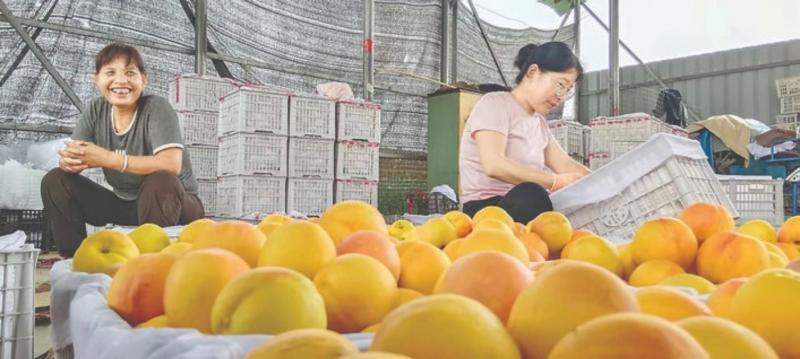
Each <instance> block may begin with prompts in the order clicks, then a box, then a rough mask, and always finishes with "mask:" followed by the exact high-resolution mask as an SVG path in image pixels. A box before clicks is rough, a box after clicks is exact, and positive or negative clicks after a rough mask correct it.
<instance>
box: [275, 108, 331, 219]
mask: <svg viewBox="0 0 800 359" xmlns="http://www.w3.org/2000/svg"><path fill="white" fill-rule="evenodd" d="M335 141H336V104H335V102H334V101H332V100H329V99H327V98H325V97H318V96H313V95H295V96H291V97H290V98H289V161H288V183H287V188H286V209H287V211H296V212H300V213H303V214H306V215H312V216H318V215H320V214H322V212H324V211H325V209H326V208H328V207H329V206H330V205H331V204H333V181H334V176H335V166H334V151H333V149H334V146H335Z"/></svg>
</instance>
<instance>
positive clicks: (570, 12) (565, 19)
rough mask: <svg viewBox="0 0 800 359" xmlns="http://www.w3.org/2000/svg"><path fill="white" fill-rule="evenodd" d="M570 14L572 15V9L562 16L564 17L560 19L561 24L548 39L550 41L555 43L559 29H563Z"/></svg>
mask: <svg viewBox="0 0 800 359" xmlns="http://www.w3.org/2000/svg"><path fill="white" fill-rule="evenodd" d="M570 14H572V9H570V10H569V11H568V12H567V13H566V14H564V17H563V18H562V19H561V24H559V25H558V29H556V32H554V33H553V38H552V39H550V41H556V37H558V34H559V33H560V32H561V29H562V28H564V24H566V23H567V19H569V15H570Z"/></svg>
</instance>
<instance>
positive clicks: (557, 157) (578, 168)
mask: <svg viewBox="0 0 800 359" xmlns="http://www.w3.org/2000/svg"><path fill="white" fill-rule="evenodd" d="M544 162H545V164H546V165H547V167H549V168H550V169H552V170H553V172H555V173H579V174H581V175H582V176H585V175H587V174H589V172H591V171H590V170H589V169H588V168H586V166H584V165H582V164H581V163H580V162H578V161H575V160H574V159H572V157H570V156H569V154H567V151H564V149H563V148H561V145H559V144H558V142H556V141H553V140H551V141H550V144H549V145H547V147H546V148H545V150H544Z"/></svg>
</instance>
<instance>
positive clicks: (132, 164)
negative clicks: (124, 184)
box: [111, 147, 183, 176]
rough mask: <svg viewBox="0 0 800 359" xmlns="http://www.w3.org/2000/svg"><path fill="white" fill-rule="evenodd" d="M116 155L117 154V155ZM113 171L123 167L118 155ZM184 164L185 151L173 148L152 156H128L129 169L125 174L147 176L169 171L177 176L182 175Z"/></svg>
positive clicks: (121, 158)
mask: <svg viewBox="0 0 800 359" xmlns="http://www.w3.org/2000/svg"><path fill="white" fill-rule="evenodd" d="M115 155H116V154H115ZM116 157H117V158H116V161H115V162H114V163H112V164H116V165H117V166H116V167H113V166H112V167H111V168H113V169H116V170H119V169H121V168H122V165H123V161H124V159H123V157H122V156H121V155H116ZM182 164H183V149H181V148H177V147H173V148H167V149H164V150H161V151H159V152H158V153H156V154H155V155H152V156H130V155H129V156H128V168H127V169H125V173H131V174H135V175H140V176H145V175H149V174H151V173H153V172H157V171H167V172H170V173H172V174H174V175H175V176H178V175H180V173H181V165H182Z"/></svg>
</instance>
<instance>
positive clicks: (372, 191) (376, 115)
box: [334, 101, 381, 207]
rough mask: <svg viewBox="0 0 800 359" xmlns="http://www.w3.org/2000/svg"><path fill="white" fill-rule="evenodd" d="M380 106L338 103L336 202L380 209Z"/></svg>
mask: <svg viewBox="0 0 800 359" xmlns="http://www.w3.org/2000/svg"><path fill="white" fill-rule="evenodd" d="M380 141H381V107H380V105H379V104H376V103H370V102H356V101H341V102H338V103H336V149H335V152H336V177H335V178H336V183H335V193H334V200H335V201H336V202H339V201H344V200H360V201H364V202H367V203H370V204H372V205H373V206H376V207H377V206H378V176H379V173H378V167H379V160H380V159H379V150H380Z"/></svg>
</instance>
